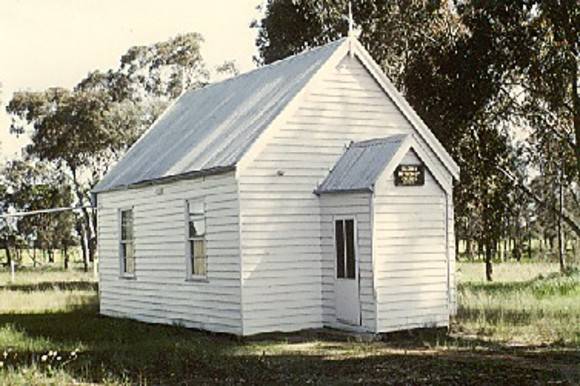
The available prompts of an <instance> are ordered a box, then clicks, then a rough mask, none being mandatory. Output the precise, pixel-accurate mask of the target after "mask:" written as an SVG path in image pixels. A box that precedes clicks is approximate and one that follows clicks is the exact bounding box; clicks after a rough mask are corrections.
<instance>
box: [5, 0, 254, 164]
mask: <svg viewBox="0 0 580 386" xmlns="http://www.w3.org/2000/svg"><path fill="white" fill-rule="evenodd" d="M261 3H262V0H209V1H208V0H189V1H188V0H82V1H79V0H0V83H1V84H2V89H1V91H0V101H1V102H0V159H7V158H11V157H13V156H14V155H17V154H20V148H21V146H22V145H23V144H24V143H26V139H25V138H20V139H17V138H16V137H15V136H14V135H12V134H10V133H9V125H10V119H9V117H8V115H7V114H6V112H5V106H6V104H7V103H8V101H9V100H10V97H11V95H12V93H13V92H14V91H17V90H43V89H46V88H48V87H54V86H60V87H67V88H70V87H73V86H74V85H75V84H76V83H78V81H80V80H81V79H82V78H84V77H85V76H86V74H87V73H88V72H89V71H93V70H97V69H99V70H107V69H109V68H115V67H116V66H117V65H118V62H119V59H120V57H121V55H122V54H123V53H125V51H127V49H128V48H130V47H132V46H135V45H149V44H153V43H156V42H159V41H164V40H167V39H169V38H171V37H174V36H176V35H177V34H180V33H187V32H199V33H201V34H202V35H203V37H204V38H205V43H204V45H203V47H202V55H203V58H204V59H205V61H206V62H207V64H208V67H210V68H212V67H214V66H216V65H219V64H221V63H223V62H224V61H225V60H234V61H235V62H236V65H237V67H238V68H239V69H240V71H241V72H245V71H248V70H250V69H252V68H254V67H255V65H254V63H253V61H252V57H253V56H254V55H255V54H256V53H257V51H256V47H255V38H256V31H255V30H253V29H251V28H250V27H249V25H250V23H251V21H252V20H253V19H256V18H257V17H259V16H260V15H259V11H258V10H256V6H258V5H259V4H261Z"/></svg>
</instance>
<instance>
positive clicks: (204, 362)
mask: <svg viewBox="0 0 580 386" xmlns="http://www.w3.org/2000/svg"><path fill="white" fill-rule="evenodd" d="M482 270H483V264H481V263H477V264H476V263H462V264H459V266H458V277H459V291H458V292H459V296H458V297H459V302H460V307H459V312H458V316H457V318H456V320H455V321H454V324H453V326H452V328H451V330H450V331H449V333H447V332H446V331H441V330H438V331H433V330H424V331H413V332H410V333H409V332H404V333H397V334H390V335H387V336H385V337H384V339H383V340H382V341H377V342H371V343H361V342H355V341H349V340H348V339H345V338H344V336H341V335H337V334H335V333H328V332H303V333H296V334H273V335H268V336H265V337H259V338H253V339H252V338H250V339H243V340H239V339H235V338H233V337H229V336H224V335H215V334H209V333H204V332H199V331H193V330H187V329H184V328H179V327H172V326H159V325H148V324H144V323H138V322H134V321H130V320H120V319H112V318H107V317H102V316H99V315H98V313H97V310H98V306H97V303H98V302H97V292H96V283H95V282H94V279H93V275H92V273H83V272H80V271H73V272H68V273H65V272H60V271H56V270H53V271H48V272H47V271H45V270H43V271H41V272H39V271H26V272H18V273H17V278H16V281H15V282H14V283H10V282H9V275H8V273H6V272H1V273H0V384H2V385H4V384H51V383H52V384H70V383H93V384H94V383H97V384H215V383H219V384H243V383H246V384H321V385H328V384H351V383H359V384H385V383H386V384H466V383H467V384H512V385H513V384H534V383H535V384H548V383H559V384H577V383H578V381H579V380H580V369H579V364H580V350H579V349H580V274H579V272H578V271H571V272H570V273H569V274H568V275H560V274H559V273H557V265H555V264H549V263H542V264H512V263H505V264H501V265H497V266H496V269H495V277H496V281H495V282H493V283H485V282H483V281H482V278H483V271H482Z"/></svg>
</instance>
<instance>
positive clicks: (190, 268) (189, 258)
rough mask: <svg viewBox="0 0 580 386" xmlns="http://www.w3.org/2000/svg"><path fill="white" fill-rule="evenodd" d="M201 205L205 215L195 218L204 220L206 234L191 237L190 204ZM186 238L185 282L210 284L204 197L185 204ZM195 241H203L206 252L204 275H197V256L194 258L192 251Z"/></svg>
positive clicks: (201, 214) (200, 214)
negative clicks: (195, 269) (195, 270)
mask: <svg viewBox="0 0 580 386" xmlns="http://www.w3.org/2000/svg"><path fill="white" fill-rule="evenodd" d="M190 203H194V204H201V205H202V208H203V213H196V214H195V215H194V217H195V218H196V219H198V220H199V219H200V218H201V219H203V223H204V233H203V235H201V236H193V237H191V236H190V234H189V222H190V218H191V217H192V216H191V215H190V211H189V204H190ZM184 220H185V221H184V223H185V226H184V229H185V232H184V236H185V281H192V282H208V276H207V274H208V253H207V205H206V202H205V199H204V198H203V197H196V198H190V199H186V200H185V202H184ZM195 241H202V242H203V248H204V252H205V256H204V260H205V272H204V273H203V274H200V273H195V272H194V268H195V256H193V253H194V251H193V250H192V247H191V246H192V242H195Z"/></svg>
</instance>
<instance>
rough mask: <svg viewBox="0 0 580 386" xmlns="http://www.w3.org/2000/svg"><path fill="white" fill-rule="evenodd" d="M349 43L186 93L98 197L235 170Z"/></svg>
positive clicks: (102, 186)
mask: <svg viewBox="0 0 580 386" xmlns="http://www.w3.org/2000/svg"><path fill="white" fill-rule="evenodd" d="M344 40H345V39H340V40H337V41H335V42H332V43H329V44H327V45H325V46H322V47H319V48H316V49H313V50H310V51H307V52H305V53H302V54H299V55H295V56H292V57H289V58H287V59H284V60H281V61H278V62H275V63H273V64H271V65H268V66H265V67H261V68H259V69H256V70H253V71H250V72H248V73H246V74H242V75H240V76H237V77H235V78H231V79H228V80H225V81H223V82H220V83H216V84H211V85H209V86H207V87H204V88H202V89H199V90H194V91H189V92H186V93H185V94H183V95H182V96H181V97H180V98H179V99H178V100H177V101H176V102H175V103H174V104H173V105H172V106H171V107H170V108H169V109H168V110H167V111H166V112H165V113H164V114H163V116H162V117H161V118H160V119H159V120H158V121H157V122H156V123H155V124H154V125H153V126H152V127H151V128H150V129H149V130H148V131H147V132H146V133H145V134H144V136H143V137H142V138H141V139H140V140H139V141H137V142H136V143H135V145H134V146H133V147H132V148H131V149H130V150H129V151H128V152H127V154H126V155H125V156H124V157H123V158H122V159H121V161H119V163H118V164H117V165H116V166H115V167H114V168H113V169H112V170H111V171H110V172H109V173H108V174H107V175H106V176H105V178H103V179H102V180H101V181H100V182H99V183H98V184H97V186H95V188H94V189H93V192H102V191H106V190H111V189H115V188H120V187H126V186H129V185H134V184H138V183H140V182H144V181H152V180H157V179H161V178H167V177H171V176H179V175H182V174H187V175H191V174H192V173H195V172H202V171H208V170H223V169H224V168H225V169H227V168H231V167H233V166H234V165H235V164H236V163H237V162H238V161H239V160H240V159H241V157H242V156H243V155H244V153H245V152H246V151H247V150H248V148H249V147H250V145H251V144H252V143H253V142H254V140H256V138H257V137H258V135H259V134H260V133H261V132H262V131H263V130H264V129H266V127H267V126H268V125H269V124H270V122H272V120H273V119H274V118H275V117H276V116H277V115H278V114H279V113H280V112H281V111H282V110H283V109H284V107H285V106H286V105H287V104H288V103H289V102H290V101H291V100H292V98H293V97H294V96H295V95H296V94H297V93H298V92H299V91H300V90H301V89H302V88H303V87H304V86H305V85H306V83H307V82H308V81H309V80H310V79H311V78H312V76H313V75H314V74H315V72H316V71H317V70H318V69H319V68H320V67H321V66H322V64H323V63H325V62H326V61H327V60H328V58H329V57H330V56H331V55H332V53H334V51H335V50H336V49H337V48H338V47H339V46H340V45H341V44H342V43H343V42H344Z"/></svg>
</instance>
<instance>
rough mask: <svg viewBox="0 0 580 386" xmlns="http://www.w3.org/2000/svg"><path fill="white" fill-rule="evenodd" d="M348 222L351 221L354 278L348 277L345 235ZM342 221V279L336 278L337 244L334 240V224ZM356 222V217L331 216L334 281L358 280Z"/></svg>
mask: <svg viewBox="0 0 580 386" xmlns="http://www.w3.org/2000/svg"><path fill="white" fill-rule="evenodd" d="M348 220H351V221H352V226H353V230H352V238H353V240H352V242H353V245H352V247H353V254H354V277H348V256H347V255H348V250H347V248H348V246H347V237H346V236H347V235H346V228H347V227H346V222H347V221H348ZM338 221H342V223H343V226H342V229H343V248H344V249H343V259H344V268H343V271H344V277H339V276H338V243H337V239H336V228H337V227H336V223H337V222H338ZM357 228H358V227H357V220H356V216H333V218H332V229H333V232H332V239H333V242H334V248H333V249H334V256H333V259H334V279H335V280H358V231H357Z"/></svg>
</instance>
